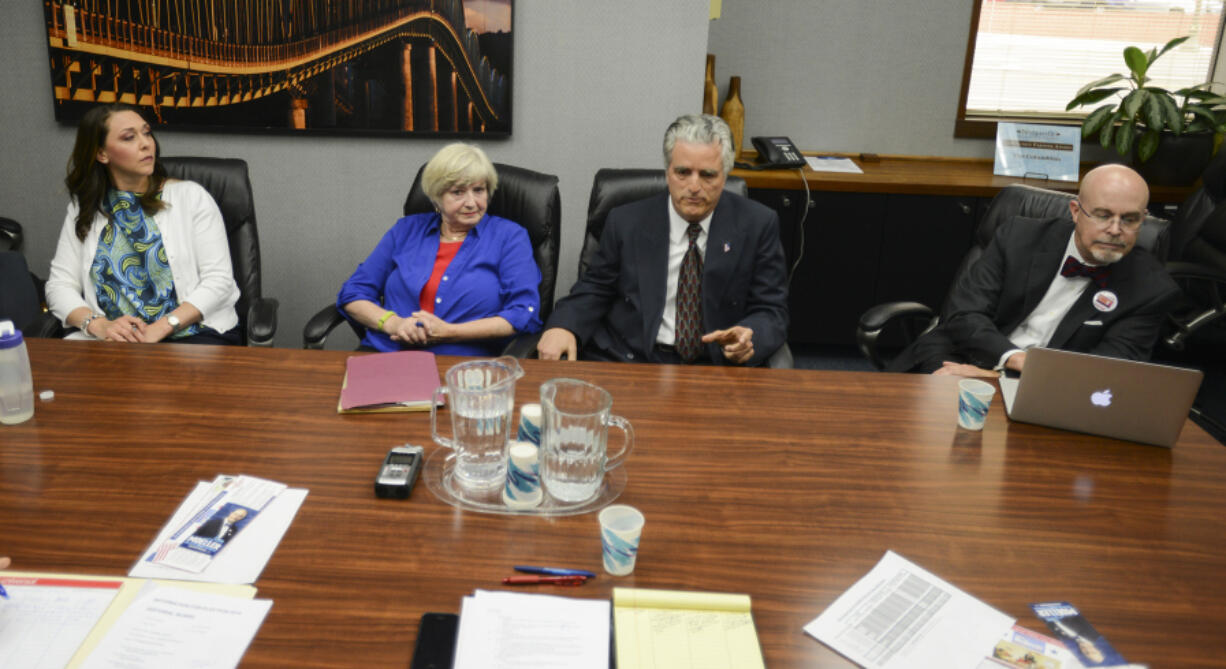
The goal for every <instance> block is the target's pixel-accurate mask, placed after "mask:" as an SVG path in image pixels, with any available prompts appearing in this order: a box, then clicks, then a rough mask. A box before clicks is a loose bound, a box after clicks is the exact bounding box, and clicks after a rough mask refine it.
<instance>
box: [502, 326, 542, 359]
mask: <svg viewBox="0 0 1226 669" xmlns="http://www.w3.org/2000/svg"><path fill="white" fill-rule="evenodd" d="M540 340H541V333H540V332H533V333H530V334H521V335H516V337H515V338H514V339H512V340H511V341H509V342H507V346H506V348H504V349H502V354H503V355H509V356H511V357H512V358H535V357H536V343H537V342H538V341H540Z"/></svg>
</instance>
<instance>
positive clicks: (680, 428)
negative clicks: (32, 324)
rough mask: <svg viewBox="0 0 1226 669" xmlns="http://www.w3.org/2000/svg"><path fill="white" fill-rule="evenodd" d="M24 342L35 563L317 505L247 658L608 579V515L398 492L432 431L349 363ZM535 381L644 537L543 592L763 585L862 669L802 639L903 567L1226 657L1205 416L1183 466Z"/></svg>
mask: <svg viewBox="0 0 1226 669" xmlns="http://www.w3.org/2000/svg"><path fill="white" fill-rule="evenodd" d="M28 344H29V349H30V356H31V360H32V364H33V369H34V379H35V389H36V391H40V390H47V389H50V390H54V391H55V399H54V401H51V402H38V404H37V407H36V412H35V416H34V418H33V419H32V420H31V421H29V422H27V423H24V424H22V425H17V426H0V554H8V555H11V556H12V557H13V559H14V568H17V569H25V570H40V571H63V572H71V573H79V574H106V575H120V574H126V572H127V570H128V569H129V568H130V567H131V565H132V564H133V563H134V562H135V560H136V559H137V558H138V554H139V552H140V551H141V550H142V549H143V548H144V547H145V546H146V545H147V544H148V543H149V541H150V540H151V539H152V537H153V536H154V534H155V533H156V532H157V530H158V529H159V528H160V527H161V526H162V524H163V523H165V522H166V520H167V519H168V518H169V516H170V514H171V513H172V512H173V511H174V509H175V508H176V507H177V505H178V504H179V503H180V501H181V500H182V499H183V497H184V496H185V495H186V494H187V493H188V492H189V491H190V490H191V489H192V486H193V485H194V484H195V482H196V481H198V480H209V479H212V478H213V477H214V476H216V475H217V474H219V473H228V474H250V475H254V476H260V477H265V478H269V479H274V480H277V481H281V482H284V483H287V484H289V485H290V486H294V487H303V488H307V489H309V490H310V494H309V495H308V497H307V499H306V502H305V504H304V505H303V507H302V509H301V510H300V512H299V514H298V516H297V518H296V520H295V521H294V524H293V525H292V526H291V527H290V529H289V531H288V532H287V533H286V535H285V538H284V540H283V541H282V542H281V545H280V547H279V548H278V549H277V551H276V553H275V554H274V555H273V557H272V559H271V561H270V562H269V563H268V565H267V567H266V569H265V570H264V573H263V574H262V576H261V578H260V579H259V581H257V583H256V585H257V586H258V587H259V595H258V596H259V597H267V598H271V599H272V600H273V601H274V604H273V607H272V611H271V613H270V614H269V616H268V618H267V620H266V621H265V623H264V625H263V627H262V628H261V629H260V631H259V634H258V636H257V637H256V639H255V641H254V642H253V644H252V645H251V647H250V649H249V650H248V652H247V654H246V656H245V657H244V659H243V662H242V665H241V666H243V667H248V668H262V667H287V666H293V667H320V668H323V667H358V666H361V667H407V666H408V662H409V658H410V656H411V654H412V650H413V643H414V639H415V637H416V634H417V625H418V619H419V618H420V616H421V614H422V613H425V612H427V611H451V612H457V611H458V610H459V606H460V599H461V597H463V596H464V595H466V594H470V593H471V592H472V591H473V590H474V589H476V588H490V589H499V588H501V587H503V586H501V585H500V583H499V582H500V580H501V579H502V577H504V576H507V575H509V574H511V573H512V572H511V566H512V565H515V564H547V565H563V566H568V567H575V568H583V569H590V570H593V571H600V550H599V539H598V526H597V522H596V518H595V514H591V513H589V514H585V515H579V516H572V517H566V518H541V517H531V516H526V517H508V516H494V515H483V514H478V513H472V512H468V511H461V510H458V509H455V508H453V507H451V506H448V505H447V504H444V503H443V502H441V501H439V500H437V499H436V498H434V497H433V496H432V495H431V493H430V492H429V490H428V489H427V488H426V487H425V485H424V482H420V481H419V482H418V485H417V487H416V488H415V489H414V491H413V495H412V497H411V499H409V500H408V501H396V500H381V499H377V498H376V497H375V496H374V494H373V490H372V488H373V478H374V475H375V471H376V469H377V467H378V465H379V464H380V463H381V461H382V458H383V456H384V455H385V454H386V452H387V449H388V448H390V447H391V446H393V445H396V444H399V443H403V442H412V443H418V444H422V445H424V446H426V449H427V453H432V452H433V451H434V449H436V448H437V446H435V445H434V444H433V443H432V441H431V439H430V426H429V422H430V421H429V415H428V414H382V415H338V414H337V413H336V401H337V394H338V390H339V385H340V381H341V375H342V372H343V368H344V360H345V357H346V355H348V354H346V353H343V352H331V351H297V350H286V349H244V348H230V347H206V346H199V347H192V346H186V345H158V346H154V347H146V346H140V345H118V344H105V343H100V342H63V341H46V340H29V342H28ZM456 362H459V359H455V358H440V359H439V366H440V369H442V370H446V369H447V368H448V367H449V366H450V365H451V364H454V363H456ZM523 364H524V368H525V370H526V372H527V373H526V376H525V377H524V378H523V379H521V380H520V382H519V384H518V388H517V392H516V395H517V399H518V401H519V402H521V403H523V402H530V401H536V398H537V389H538V387H539V385H540V384H541V383H542V382H543V381H545V380H547V379H549V378H553V377H558V376H569V377H574V378H580V379H585V380H588V381H591V382H593V383H596V384H599V385H601V386H603V387H604V388H606V389H608V390H609V391H610V392H611V393H612V395H613V398H614V402H613V410H614V412H615V413H618V414H620V415H623V416H625V417H626V418H628V419H629V420H630V421H631V422H632V423H633V425H634V428H635V432H636V435H637V444H636V447H635V451H634V453H633V455H632V456H631V457H630V459H629V460H628V462H627V465H626V466H627V468H628V471H627V473H628V484H627V486H626V489H625V491H624V492H623V493H622V495H621V497H620V499H619V500H618V501H619V502H624V503H627V504H631V505H634V506H636V507H638V508H639V509H641V510H642V511H643V512H644V514H645V515H646V517H647V523H646V527H645V529H644V532H643V540H642V545H641V549H640V553H639V557H638V564H637V568H636V570H635V572H634V574H633V575H631V576H628V577H622V578H613V577H609V576H607V575H604V574H603V573H602V575H601V576H600V577H599V578H597V579H596V580H595V581H594V582H592V583H590V584H588V585H585V586H583V587H582V588H576V589H562V588H550V587H546V586H541V587H539V588H525V589H521V590H520V591H521V592H545V593H549V594H564V595H569V596H576V597H600V598H607V597H609V595H610V591H611V588H612V587H613V586H615V585H624V586H634V587H648V588H669V589H682V590H685V589H695V590H713V591H728V592H744V593H748V594H749V595H751V596H752V598H753V614H754V619H755V621H756V623H757V628H758V634H759V637H760V639H761V643H762V647H763V651H764V654H765V659H766V664H767V666H769V667H772V669H793V668H794V669H799V668H801V667H804V668H818V667H847V666H851V664H850V663H849V662H848V661H847V660H845V659H843V658H841V657H840V656H838V655H837V654H835V653H833V652H832V651H830V650H829V649H828V648H826V647H825V646H823V645H822V644H820V643H818V642H817V641H815V640H814V639H812V638H810V637H808V636H807V635H805V634H804V633H803V632H802V630H801V628H802V626H803V625H804V624H806V623H807V622H808V621H810V620H811V619H813V618H814V617H815V616H816V615H817V614H818V613H820V612H821V611H822V610H823V609H824V608H825V607H826V606H827V605H829V604H830V603H831V602H832V601H833V600H834V599H835V598H836V597H837V596H838V595H839V594H840V593H842V592H843V591H844V590H846V589H847V588H848V587H849V586H850V585H851V584H852V583H853V582H854V581H855V580H856V579H858V578H859V577H860V576H862V575H863V574H864V573H866V572H867V571H868V570H869V569H870V568H871V567H872V566H873V565H874V564H875V563H876V561H877V560H878V559H879V558H880V557H881V555H882V554H883V553H884V552H885V551H886V550H887V549H893V550H894V551H896V552H898V553H900V554H902V555H903V556H905V557H907V558H909V559H911V560H913V561H915V562H917V563H918V564H920V565H922V566H923V567H925V568H927V569H928V570H930V571H932V572H934V573H936V574H938V575H940V576H941V577H943V578H945V579H946V580H948V581H950V582H952V583H954V584H956V585H958V586H959V587H961V588H962V589H964V590H966V591H967V592H969V593H970V594H972V595H974V596H976V597H978V598H980V599H982V600H984V601H985V602H987V603H988V604H990V605H992V606H995V607H996V608H998V609H1000V610H1001V611H1004V612H1005V613H1008V614H1009V615H1012V616H1016V617H1017V618H1018V619H1019V622H1020V623H1022V624H1023V625H1026V626H1028V627H1030V628H1032V629H1035V630H1038V631H1043V630H1044V629H1045V628H1044V627H1043V625H1042V624H1041V623H1040V622H1039V621H1038V620H1036V619H1035V618H1034V617H1033V615H1032V614H1031V613H1030V609H1029V604H1030V603H1032V602H1039V601H1049V600H1068V601H1071V602H1073V603H1074V604H1076V605H1077V606H1078V607H1080V608H1081V610H1082V611H1083V612H1084V613H1085V614H1086V616H1087V617H1088V618H1089V619H1090V620H1091V621H1092V622H1093V623H1094V625H1095V626H1096V627H1097V628H1098V630H1099V631H1101V632H1102V633H1103V634H1105V635H1106V636H1107V638H1109V639H1110V640H1111V641H1112V643H1113V644H1114V645H1115V646H1116V648H1117V649H1119V650H1120V651H1121V652H1122V653H1123V655H1124V656H1125V657H1126V658H1128V659H1129V660H1130V661H1133V662H1143V663H1148V664H1149V665H1150V666H1151V667H1154V668H1155V669H1156V668H1158V667H1220V666H1222V664H1223V661H1224V660H1223V658H1226V634H1224V633H1223V629H1226V557H1224V556H1226V532H1223V530H1224V529H1226V521H1224V518H1226V494H1223V491H1224V490H1226V448H1223V447H1222V446H1221V445H1219V444H1218V443H1217V442H1215V441H1214V440H1213V439H1212V438H1211V437H1209V436H1208V435H1207V434H1205V433H1204V432H1203V431H1202V430H1201V429H1200V428H1199V427H1197V426H1196V425H1194V424H1192V423H1190V422H1189V423H1188V424H1187V425H1186V426H1185V427H1184V430H1183V435H1182V437H1181V439H1180V442H1179V444H1178V445H1177V446H1176V447H1175V448H1174V449H1173V450H1167V449H1162V448H1155V447H1150V446H1142V445H1137V444H1131V443H1127V442H1122V441H1116V440H1111V439H1102V438H1096V437H1089V436H1084V435H1077V434H1073V433H1069V432H1062V431H1056V430H1050V429H1046V428H1041V427H1036V426H1030V425H1024V424H1011V423H1009V421H1008V420H1007V419H1006V418H1005V416H1004V412H1003V410H1002V407H1001V405H1000V400H999V399H996V400H995V404H994V405H993V407H992V410H991V413H990V415H989V416H988V421H987V425H986V427H985V429H984V431H983V432H982V433H970V432H966V431H960V430H958V429H957V428H956V427H955V421H954V414H955V405H956V390H955V383H954V381H953V380H951V379H947V378H936V377H925V376H913V375H892V374H881V373H852V372H814V371H801V370H757V369H753V370H745V369H730V368H685V367H670V366H647V365H629V364H610V363H568V362H552V363H551V362H540V361H524V363H523ZM615 440H616V439H615Z"/></svg>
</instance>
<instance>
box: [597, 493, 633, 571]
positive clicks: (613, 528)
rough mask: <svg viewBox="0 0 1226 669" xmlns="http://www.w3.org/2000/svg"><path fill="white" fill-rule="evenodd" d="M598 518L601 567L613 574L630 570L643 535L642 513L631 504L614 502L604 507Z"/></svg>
mask: <svg viewBox="0 0 1226 669" xmlns="http://www.w3.org/2000/svg"><path fill="white" fill-rule="evenodd" d="M599 518H600V547H601V552H602V553H603V554H604V570H605V571H607V572H609V573H610V574H612V575H614V576H625V575H627V574H629V573H631V572H633V571H634V559H635V557H637V556H638V552H639V538H640V537H641V536H642V534H643V522H644V518H643V514H642V513H640V512H639V510H638V509H636V508H634V507H632V506H626V505H625V504H614V505H613V506H607V507H605V508H604V510H603V511H601V512H600V516H599Z"/></svg>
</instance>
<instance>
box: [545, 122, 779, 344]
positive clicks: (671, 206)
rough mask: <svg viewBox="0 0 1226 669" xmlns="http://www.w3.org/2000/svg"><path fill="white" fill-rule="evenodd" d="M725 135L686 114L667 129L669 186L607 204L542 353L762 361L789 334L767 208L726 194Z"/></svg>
mask: <svg viewBox="0 0 1226 669" xmlns="http://www.w3.org/2000/svg"><path fill="white" fill-rule="evenodd" d="M732 158H733V156H732V134H731V132H730V131H729V130H728V126H727V124H725V123H724V122H723V121H722V120H720V119H719V118H718V117H715V116H710V115H702V116H699V115H689V116H682V117H680V118H678V119H677V120H676V121H674V122H673V124H672V125H671V126H669V128H668V131H667V132H666V133H665V134H664V159H665V165H666V166H667V168H666V173H667V181H668V193H667V194H661V195H659V196H656V197H651V198H648V199H646V200H641V201H639V202H634V203H631V204H627V205H623V206H621V207H617V208H616V209H614V210H613V211H611V212H609V216H608V219H607V221H606V224H605V229H604V231H603V233H602V235H601V238H600V247H599V249H598V251H597V253H596V256H595V258H594V260H593V262H592V263H591V266H590V267H589V268H588V270H587V271H586V272H585V273H584V275H583V276H582V277H580V278H579V281H578V282H577V283H575V286H574V288H572V289H571V292H570V295H569V296H567V297H565V298H563V299H562V300H560V301H559V302H558V304H557V306H556V307H555V308H554V311H553V314H552V316H551V317H550V318H549V322H548V323H547V324H546V328H547V329H546V331H545V333H544V334H543V335H542V336H541V340H540V343H539V344H538V345H537V348H538V350H539V352H540V357H541V358H542V359H545V360H557V359H559V358H561V357H562V356H566V357H568V358H569V359H571V360H573V359H575V354H576V350H577V349H581V350H582V353H583V357H584V358H587V359H595V360H621V361H633V362H664V363H683V362H684V363H689V362H713V363H716V364H737V365H760V364H762V363H763V362H765V361H766V360H767V359H768V358H769V357H770V355H771V354H772V353H774V352H775V351H776V350H777V349H778V348H779V347H780V346H782V345H783V343H784V341H785V340H786V338H787V325H788V313H787V269H786V263H785V262H784V259H783V248H782V246H781V245H780V243H779V217H778V216H777V215H776V214H775V212H774V210H772V209H770V208H769V207H766V206H764V205H761V204H758V203H757V202H753V201H751V200H748V199H746V198H743V197H740V196H739V195H736V194H734V193H728V192H724V181H725V179H726V178H727V175H728V171H729V170H731V169H732Z"/></svg>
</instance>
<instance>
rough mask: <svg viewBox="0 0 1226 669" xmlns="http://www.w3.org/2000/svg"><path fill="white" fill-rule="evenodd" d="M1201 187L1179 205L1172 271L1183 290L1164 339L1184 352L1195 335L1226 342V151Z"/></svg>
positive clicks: (1210, 343)
mask: <svg viewBox="0 0 1226 669" xmlns="http://www.w3.org/2000/svg"><path fill="white" fill-rule="evenodd" d="M1201 184H1202V185H1201V187H1200V188H1198V189H1197V190H1196V192H1194V193H1193V194H1192V195H1191V196H1189V197H1188V199H1187V200H1185V201H1184V202H1183V204H1181V205H1180V206H1179V213H1178V214H1177V215H1176V216H1175V221H1174V223H1172V225H1171V262H1169V263H1167V266H1166V267H1167V271H1169V272H1170V273H1171V276H1172V277H1173V278H1174V279H1175V282H1176V283H1178V284H1179V286H1180V288H1182V289H1183V300H1182V302H1181V303H1180V305H1179V306H1178V307H1176V308H1175V309H1174V310H1173V311H1172V312H1171V313H1170V315H1169V316H1168V318H1167V321H1168V325H1167V329H1166V333H1165V334H1164V335H1163V337H1162V342H1163V343H1164V344H1166V345H1167V346H1168V347H1170V348H1171V349H1172V350H1175V351H1182V350H1184V349H1185V348H1186V347H1187V345H1188V343H1189V342H1190V340H1192V339H1193V337H1197V338H1198V339H1200V340H1202V343H1204V344H1206V348H1209V349H1219V350H1220V348H1221V347H1222V345H1223V344H1226V318H1224V317H1226V304H1224V303H1223V299H1222V298H1223V295H1226V151H1221V152H1218V154H1217V155H1216V156H1214V158H1213V161H1212V162H1211V163H1210V164H1209V167H1208V168H1207V169H1206V170H1205V173H1204V174H1203V175H1202V177H1201Z"/></svg>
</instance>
